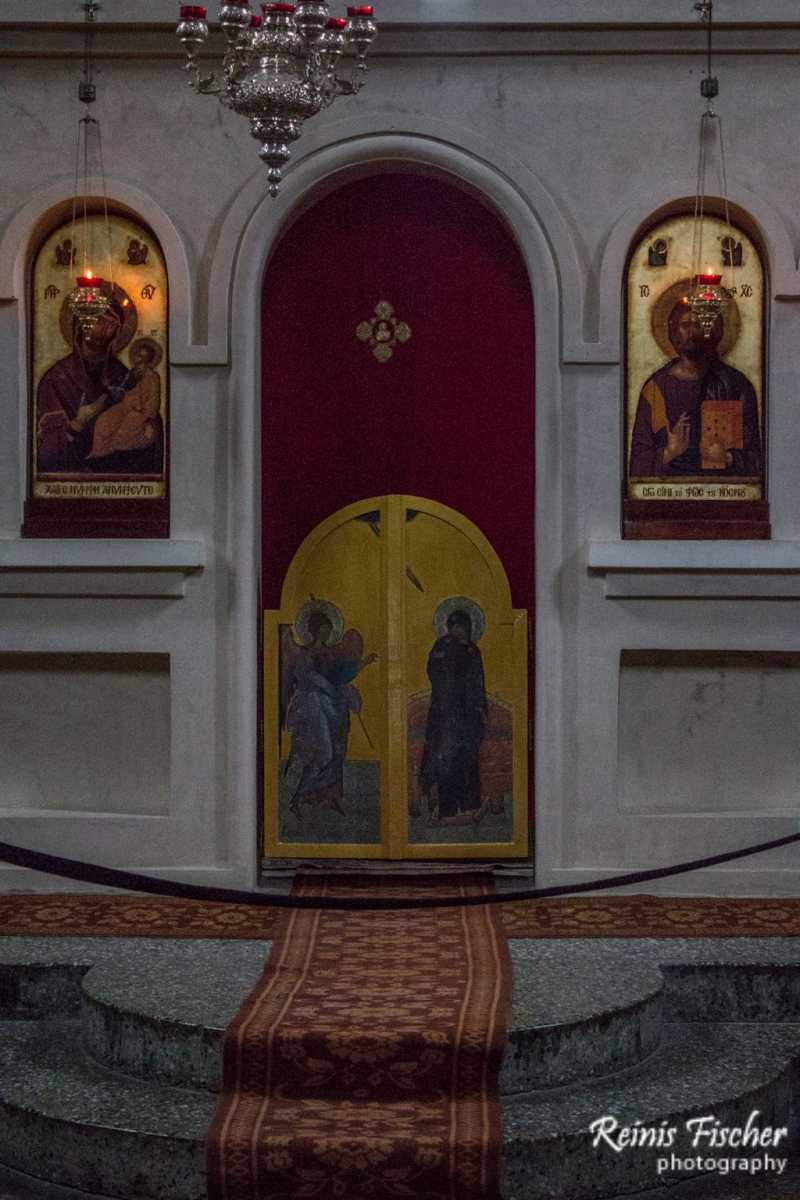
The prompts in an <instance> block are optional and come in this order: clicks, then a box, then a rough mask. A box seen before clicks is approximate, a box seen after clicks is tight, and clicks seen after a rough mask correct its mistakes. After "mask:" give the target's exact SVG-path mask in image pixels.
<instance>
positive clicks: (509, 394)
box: [262, 173, 534, 611]
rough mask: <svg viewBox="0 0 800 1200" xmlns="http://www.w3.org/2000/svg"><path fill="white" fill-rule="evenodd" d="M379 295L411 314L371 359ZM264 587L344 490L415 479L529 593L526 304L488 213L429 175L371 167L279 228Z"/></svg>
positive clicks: (530, 370) (269, 277) (402, 488)
mask: <svg viewBox="0 0 800 1200" xmlns="http://www.w3.org/2000/svg"><path fill="white" fill-rule="evenodd" d="M380 301H386V302H388V303H389V304H391V305H392V306H393V308H394V310H395V315H396V318H397V319H398V320H400V321H404V322H406V323H407V324H408V325H409V326H410V328H411V337H410V339H409V340H408V341H406V342H405V343H403V344H397V345H396V346H395V347H394V352H393V355H392V357H391V359H389V361H387V362H379V361H377V359H376V358H375V357H374V355H373V354H372V352H371V349H370V347H369V345H367V344H365V343H364V342H362V341H360V340H359V339H358V338H357V336H356V327H357V326H358V325H359V324H360V322H362V321H369V320H370V319H371V318H372V317H374V311H375V306H376V304H378V303H379V302H380ZM262 313H263V435H262V437H263V445H262V452H263V468H262V470H263V559H262V562H263V602H264V607H266V608H277V607H278V606H279V602H280V590H281V584H282V582H283V577H284V574H285V572H286V569H287V567H288V566H289V563H290V561H291V559H292V556H293V554H294V553H295V551H296V550H297V548H298V546H299V545H300V543H301V542H302V540H303V538H304V537H305V536H306V534H308V533H309V532H310V531H311V530H312V529H313V528H314V527H315V526H316V525H317V524H318V523H319V522H320V521H322V520H323V519H324V518H325V517H327V516H329V515H330V514H331V513H333V512H335V511H336V510H337V509H339V508H341V507H342V506H344V505H345V504H349V503H351V502H353V501H355V500H360V499H362V498H365V497H368V496H373V495H383V494H386V493H393V492H394V493H409V494H413V495H419V496H426V497H428V498H430V499H432V500H438V501H439V502H441V503H443V504H447V505H450V506H451V507H452V508H455V509H457V510H458V511H459V512H461V513H463V514H464V515H465V516H466V517H468V518H469V519H470V520H471V521H474V522H475V524H476V525H477V526H478V527H479V528H480V529H481V530H482V531H483V532H484V534H485V535H486V536H487V537H488V539H489V540H490V542H491V543H492V545H493V546H494V547H495V549H496V551H497V553H498V554H499V556H500V558H501V560H502V562H503V564H504V566H505V568H506V571H507V572H508V576H509V579H510V582H511V589H512V596H513V602H514V604H515V605H517V606H519V607H524V608H527V609H529V610H530V611H532V609H533V552H534V522H533V504H534V481H533V462H534V458H533V432H534V391H533V380H534V357H533V354H534V350H533V306H532V300H531V292H530V285H529V282H528V277H527V272H526V269H525V265H524V263H523V261H522V258H521V256H520V253H519V251H518V250H517V248H516V246H515V244H514V242H513V240H512V238H511V236H510V234H509V233H508V231H507V230H506V228H505V227H504V226H503V224H502V223H501V221H500V220H499V219H498V217H497V216H496V215H495V214H494V213H493V212H491V211H490V210H489V209H488V208H486V207H484V205H483V204H481V203H480V202H479V201H478V200H477V199H475V198H474V197H473V196H471V195H469V194H467V193H466V192H464V191H462V190H461V189H460V188H458V187H455V186H453V185H450V184H447V183H444V182H441V181H440V180H438V179H433V178H428V177H423V176H418V175H413V174H403V173H393V174H381V175H372V176H369V177H367V178H364V179H360V180H358V181H357V182H354V183H349V184H347V185H345V186H343V187H341V188H340V189H338V190H337V191H335V192H332V193H331V194H329V195H328V196H326V197H325V198H324V199H322V200H320V201H319V202H318V203H316V204H315V205H314V206H313V207H312V208H310V209H309V210H308V211H307V212H305V213H303V214H302V215H301V216H300V217H299V219H298V220H297V221H296V222H295V223H294V224H293V225H292V226H291V227H290V228H289V229H288V231H287V232H286V234H285V235H284V237H283V238H282V239H281V240H280V242H279V244H278V246H277V248H276V250H275V252H274V255H273V257H272V260H271V262H270V264H269V267H268V270H267V273H266V278H265V284H264V294H263V309H262Z"/></svg>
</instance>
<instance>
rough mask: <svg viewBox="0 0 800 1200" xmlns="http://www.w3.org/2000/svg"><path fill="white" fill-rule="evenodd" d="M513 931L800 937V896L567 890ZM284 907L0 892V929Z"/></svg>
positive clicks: (201, 926) (197, 928) (177, 929)
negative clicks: (568, 893) (569, 893)
mask: <svg viewBox="0 0 800 1200" xmlns="http://www.w3.org/2000/svg"><path fill="white" fill-rule="evenodd" d="M497 909H498V912H499V913H500V917H501V921H502V924H503V928H504V930H505V933H506V936H507V937H510V938H511V937H513V938H603V937H613V938H642V937H650V938H653V937H657V938H662V937H667V938H669V937H681V938H697V937H798V936H800V900H793V899H785V900H777V899H774V898H772V897H771V898H769V899H757V898H738V897H737V898H733V897H730V896H728V897H717V896H699V897H698V896H695V897H680V896H648V895H638V896H631V895H626V896H611V895H606V896H574V897H573V896H566V897H559V898H557V899H550V900H526V901H524V902H517V903H514V904H501V905H498V906H497ZM280 919H281V910H280V909H277V908H269V907H263V908H262V907H254V906H251V905H246V904H217V903H209V902H207V901H204V900H176V899H174V898H173V897H158V896H117V895H108V894H104V893H96V892H92V893H82V894H72V893H62V892H55V893H45V894H38V895H34V894H32V893H24V892H14V893H12V894H3V895H0V936H4V937H7V936H9V935H14V936H19V937H152V938H157V937H165V938H272V937H273V936H274V935H275V931H276V930H277V928H278V924H279V921H280Z"/></svg>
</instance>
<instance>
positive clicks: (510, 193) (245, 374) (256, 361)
mask: <svg viewBox="0 0 800 1200" xmlns="http://www.w3.org/2000/svg"><path fill="white" fill-rule="evenodd" d="M362 126H363V122H362ZM351 127H352V137H349V138H343V140H341V141H340V142H338V143H336V144H334V145H332V146H331V145H323V144H322V142H323V141H324V140H325V139H318V141H319V142H320V144H319V145H318V146H317V145H314V146H312V141H313V138H312V132H313V131H309V138H310V139H311V140H310V141H309V142H307V143H306V147H307V149H308V150H309V151H310V153H308V154H307V155H306V156H305V157H302V158H298V160H297V163H296V165H295V167H294V168H293V170H292V171H291V172H290V173H289V174H288V175H287V178H286V180H285V182H284V184H283V185H282V189H281V195H280V197H279V198H278V200H277V202H273V201H272V200H270V198H269V197H267V196H266V195H265V188H264V184H263V172H262V173H261V174H258V173H255V174H254V175H253V177H252V178H251V180H250V181H249V183H248V184H247V185H246V187H245V188H243V189H242V190H241V192H240V194H239V195H238V196H237V197H236V199H235V201H234V202H233V204H232V206H231V210H230V211H229V213H228V216H227V217H226V221H225V224H224V226H223V229H222V233H221V235H220V240H219V242H218V244H217V248H216V250H215V253H214V260H213V266H212V272H211V286H212V290H214V291H215V292H218V293H219V294H220V295H222V294H224V293H225V286H224V285H225V284H226V281H227V278H228V277H229V276H228V273H229V271H230V262H231V259H232V258H233V259H234V261H235V269H234V273H233V285H232V288H231V305H232V308H231V326H230V327H231V331H232V334H231V336H232V365H231V381H230V393H231V396H232V397H235V403H234V404H231V405H230V407H229V409H228V420H229V423H230V432H229V437H230V459H229V461H230V464H231V468H230V469H231V472H232V474H231V478H232V489H233V490H232V506H233V513H234V519H233V520H232V523H231V535H230V542H229V551H228V553H229V557H230V559H231V560H232V561H235V562H236V564H237V572H236V586H235V589H234V592H233V605H232V609H231V615H232V630H231V640H230V641H229V643H228V645H227V649H226V662H227V664H228V672H227V674H228V678H229V680H230V689H229V701H230V707H229V728H230V730H231V738H230V744H229V749H230V754H231V772H230V775H229V780H230V786H231V788H232V789H233V790H234V791H239V792H241V793H242V794H241V796H240V803H241V811H246V810H247V806H248V804H249V792H247V789H246V787H245V786H244V785H242V784H241V783H240V781H241V780H243V779H244V780H246V779H248V778H250V777H252V774H253V771H254V769H255V766H256V759H255V752H254V747H255V746H256V744H257V742H258V736H259V735H258V725H257V711H258V710H257V707H256V705H255V697H256V694H257V691H258V683H257V670H256V667H257V663H256V659H255V658H254V655H253V630H254V629H255V628H256V626H257V623H258V620H259V608H258V602H257V599H256V597H257V594H258V588H259V583H258V562H259V552H258V546H259V543H260V519H259V509H260V505H259V493H260V483H259V470H258V467H259V454H258V447H259V444H260V414H259V411H258V408H259V406H258V380H259V379H260V373H261V355H260V322H259V297H260V294H261V288H262V281H263V277H264V272H265V270H266V267H267V262H268V260H269V257H270V254H271V252H272V248H273V247H274V246H275V244H276V242H277V240H278V239H279V237H280V235H281V232H282V229H283V226H284V223H285V221H286V219H287V214H288V212H289V211H290V210H291V209H292V208H293V207H294V206H295V205H297V204H300V203H304V200H305V198H306V197H307V196H311V195H312V194H313V193H314V191H315V189H316V187H317V186H318V185H319V184H320V183H321V182H322V181H324V180H327V179H328V177H330V176H331V175H338V172H339V171H340V170H342V169H344V168H346V167H350V166H352V165H353V164H362V163H371V164H375V167H376V168H377V169H379V170H380V169H383V170H391V169H392V167H393V165H394V164H395V163H396V162H397V161H399V160H407V161H410V162H412V163H414V164H416V165H417V169H421V170H425V169H426V168H431V167H432V168H437V167H438V168H439V169H440V170H442V171H445V172H449V173H452V174H455V175H457V176H458V177H459V178H460V179H461V180H462V181H465V182H466V183H467V184H468V185H470V186H471V187H472V188H473V189H474V191H475V192H476V193H479V194H481V195H483V196H484V197H485V200H486V201H487V202H488V204H489V205H490V206H493V207H494V208H495V209H496V211H498V212H499V213H500V214H501V215H502V218H503V219H504V221H505V222H506V223H507V225H508V226H509V227H510V228H511V230H512V233H513V237H514V240H515V241H516V242H517V244H518V245H519V247H520V250H521V253H522V254H523V257H524V260H525V262H526V264H527V266H528V270H529V274H530V278H531V286H532V289H533V293H534V306H535V308H536V311H537V313H538V314H539V315H538V316H537V346H536V379H537V394H538V396H539V398H540V403H539V404H537V410H536V427H537V437H536V506H535V541H536V553H537V572H536V625H535V631H534V632H535V641H536V652H535V660H536V663H537V670H539V671H540V672H544V673H545V676H546V678H547V679H548V687H547V689H546V692H545V690H544V689H539V690H538V691H537V693H536V705H537V708H536V717H535V742H536V779H537V792H538V794H539V795H540V796H541V797H542V801H541V806H540V808H539V809H538V810H537V825H538V826H539V829H538V830H537V839H536V843H535V844H536V847H537V856H540V860H541V865H542V867H543V868H546V866H547V863H548V862H549V861H551V860H552V859H553V857H554V856H556V857H557V854H558V850H557V842H558V833H557V828H558V821H559V819H560V817H559V813H558V806H557V804H555V801H553V802H552V803H551V800H550V798H551V797H556V796H559V795H560V794H561V777H562V771H563V763H562V760H561V757H560V753H559V750H558V745H559V740H558V739H559V728H560V722H561V704H562V699H561V697H562V668H561V663H562V654H563V650H562V630H561V617H560V612H559V603H558V584H557V579H558V573H559V571H560V569H561V566H562V562H561V541H560V539H561V521H562V508H561V487H562V475H561V471H562V466H561V453H562V451H561V442H560V437H561V433H560V430H561V423H562V415H561V372H560V363H561V359H562V342H561V314H560V306H559V304H554V303H553V297H554V296H558V295H560V290H561V287H562V286H564V287H567V286H568V283H569V280H573V282H575V283H579V281H580V278H581V271H580V267H579V265H578V263H577V260H576V258H575V252H574V247H573V248H572V249H570V248H569V246H570V244H571V239H570V236H569V233H568V231H567V230H566V227H564V222H563V218H562V217H561V216H560V215H559V214H558V211H557V206H556V205H555V203H554V202H553V201H552V199H548V198H547V196H546V194H545V193H544V192H543V189H542V188H541V186H540V185H539V184H538V183H537V181H536V180H535V178H534V177H533V176H532V175H531V173H530V172H529V171H528V170H527V168H525V167H524V166H522V165H521V164H519V163H517V162H515V161H513V160H509V161H508V162H507V161H506V160H505V158H503V157H502V155H501V156H500V158H498V153H497V150H496V147H494V148H492V147H489V146H486V145H484V144H483V143H481V145H479V146H478V145H474V146H473V144H472V140H471V135H470V134H469V131H466V133H465V131H463V130H460V129H457V128H455V127H452V126H450V127H447V129H444V128H443V129H442V130H441V131H440V132H441V137H435V136H431V135H430V132H427V133H424V132H422V131H420V132H419V133H417V132H415V131H414V130H413V129H404V130H403V131H391V132H387V133H385V134H377V135H375V136H369V135H367V134H366V132H365V127H359V126H358V122H344V123H340V124H337V126H336V133H337V135H338V134H344V133H346V132H347V131H349V130H350V129H351ZM437 132H439V127H438V125H437V126H436V129H434V133H437ZM462 134H464V138H462V136H461V135H462ZM314 136H316V135H314ZM462 143H463V144H462ZM551 217H552V220H551ZM242 230H243V232H242ZM559 230H560V231H561V232H560V233H559V232H558V231H559ZM554 231H555V232H554ZM560 247H566V248H565V249H564V252H563V254H562V253H561V251H560V249H559V248H560ZM568 290H569V288H568ZM579 290H580V289H578V291H579ZM570 295H572V296H573V300H574V299H575V295H577V293H576V292H575V291H574V289H572V290H570ZM566 325H567V326H568V329H567V336H568V339H569V344H570V345H572V344H573V343H574V341H575V336H576V331H580V329H581V328H582V321H581V319H580V318H579V317H578V318H577V320H570V321H568V322H566ZM594 352H595V351H594V348H591V354H590V358H591V357H592V355H593V354H594ZM565 357H569V358H570V360H571V361H582V360H584V358H585V357H586V355H585V352H584V351H583V350H581V349H580V348H575V349H574V351H573V350H570V351H569V354H566V353H565ZM243 788H244V790H242V789H243ZM246 792H247V794H245V793H246ZM241 834H242V837H243V838H244V839H245V842H246V839H247V830H246V829H245V828H244V827H243V828H242V830H241ZM244 845H245V843H243V848H244Z"/></svg>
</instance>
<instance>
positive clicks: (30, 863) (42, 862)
mask: <svg viewBox="0 0 800 1200" xmlns="http://www.w3.org/2000/svg"><path fill="white" fill-rule="evenodd" d="M797 841H800V833H790V834H787V835H786V836H785V837H781V838H774V839H773V840H772V841H770V842H759V843H758V845H755V846H745V847H744V849H742V850H728V851H727V852H726V853H724V854H712V855H710V856H708V857H707V858H694V859H691V860H689V861H688V862H682V863H675V864H674V865H673V866H671V867H653V868H651V869H650V870H649V871H631V872H629V873H628V874H626V875H610V876H607V877H606V878H605V879H587V880H586V881H585V882H583V883H566V884H558V885H555V886H553V887H543V888H527V889H525V890H523V891H516V892H494V893H492V894H491V895H488V896H432V897H430V898H425V897H422V896H414V897H411V896H408V897H405V898H403V897H388V896H383V897H373V898H372V899H361V898H360V897H357V896H275V895H269V894H267V893H264V892H252V891H238V890H236V889H235V888H218V887H206V886H204V885H202V884H196V883H178V882H176V881H174V880H169V879H154V878H153V877H152V876H151V875H138V874H136V872H134V871H119V870H117V869H116V868H115V867H98V866H97V865H96V864H94V863H86V862H80V861H78V860H77V859H74V858H61V857H59V856H58V855H56V854H42V853H41V852H40V851H39V850H26V849H25V848H24V847H22V846H12V845H11V843H10V842H0V862H5V863H10V864H11V865H12V866H16V867H28V868H29V869H30V870H32V871H44V872H46V873H47V874H48V875H59V876H61V877H62V878H63V879H76V880H79V881H80V882H81V883H95V884H99V885H100V886H101V887H112V888H120V889H122V890H123V891H131V892H145V893H148V894H150V895H154V896H173V897H178V898H180V899H183V900H205V901H210V902H212V903H222V904H250V905H255V906H257V907H262V908H324V909H334V910H337V911H341V912H346V911H350V910H353V909H362V910H364V909H365V910H367V911H369V910H375V911H380V910H385V909H414V908H452V907H455V906H458V907H461V906H462V905H469V906H472V905H474V904H511V903H514V902H517V901H520V900H543V899H547V898H548V897H552V896H575V895H578V894H579V893H581V892H598V891H608V890H609V889H610V888H617V887H625V886H628V885H630V884H633V883H648V882H650V881H651V880H654V879H667V878H668V877H669V876H671V875H685V874H686V873H687V872H689V871H700V870H702V869H703V868H704V867H716V866H719V865H720V864H721V863H726V862H733V861H734V860H735V859H738V858H749V857H750V855H752V854H763V853H764V852H765V851H767V850H777V849H778V847H779V846H790V845H791V844H792V843H793V842H797ZM346 879H347V876H342V881H343V882H345V881H346ZM0 932H2V930H0Z"/></svg>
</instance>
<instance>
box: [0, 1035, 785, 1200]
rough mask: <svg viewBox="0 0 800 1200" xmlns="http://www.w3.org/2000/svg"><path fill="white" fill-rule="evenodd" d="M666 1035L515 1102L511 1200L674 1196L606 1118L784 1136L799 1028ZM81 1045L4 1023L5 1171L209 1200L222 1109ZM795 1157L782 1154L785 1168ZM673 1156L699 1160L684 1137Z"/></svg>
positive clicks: (110, 1189)
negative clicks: (599, 1072) (650, 1052)
mask: <svg viewBox="0 0 800 1200" xmlns="http://www.w3.org/2000/svg"><path fill="white" fill-rule="evenodd" d="M667 1033H668V1035H669V1036H668V1037H667V1038H665V1040H664V1043H663V1045H662V1048H661V1049H660V1050H659V1051H658V1053H657V1054H656V1055H655V1056H653V1057H652V1058H651V1059H650V1060H648V1061H647V1062H645V1063H642V1064H640V1065H639V1066H637V1067H635V1068H632V1069H629V1070H627V1071H625V1072H621V1073H620V1074H618V1075H616V1076H614V1077H607V1078H604V1079H599V1080H594V1081H592V1082H590V1083H588V1084H571V1085H568V1086H566V1087H564V1088H557V1089H548V1090H546V1091H542V1092H538V1093H535V1094H528V1095H524V1096H515V1097H506V1099H505V1101H504V1106H503V1107H504V1187H503V1196H504V1200H609V1198H611V1197H618V1196H621V1195H624V1194H626V1193H631V1192H636V1191H642V1190H646V1189H648V1188H650V1187H656V1186H659V1185H660V1186H659V1194H662V1195H663V1194H664V1192H663V1185H664V1184H665V1182H666V1178H665V1177H664V1176H662V1177H660V1176H659V1174H658V1172H657V1169H656V1167H657V1159H658V1157H659V1156H660V1155H662V1154H668V1153H669V1151H668V1150H661V1151H660V1150H658V1149H639V1150H633V1149H628V1150H625V1151H623V1152H621V1153H619V1154H617V1153H615V1152H614V1150H613V1149H611V1148H609V1147H608V1146H607V1145H606V1144H605V1143H601V1144H600V1145H599V1146H598V1147H594V1146H593V1145H592V1140H593V1134H592V1132H591V1129H590V1125H591V1123H592V1122H593V1121H595V1120H597V1119H598V1118H599V1117H603V1116H613V1117H614V1118H615V1119H616V1120H617V1121H618V1122H619V1123H620V1124H621V1125H626V1124H632V1123H633V1122H634V1121H637V1120H638V1121H640V1122H642V1123H643V1124H644V1125H653V1126H655V1127H660V1125H661V1123H662V1122H666V1123H667V1125H675V1126H676V1127H678V1128H679V1129H680V1130H681V1131H683V1128H684V1122H685V1120H686V1118H687V1117H689V1116H691V1115H702V1116H706V1115H709V1114H714V1115H715V1116H716V1117H717V1118H718V1119H720V1120H721V1121H722V1122H723V1123H724V1124H740V1125H744V1124H745V1123H746V1121H747V1119H748V1117H749V1116H750V1114H751V1113H752V1112H753V1111H754V1110H756V1109H757V1110H760V1113H761V1117H760V1118H759V1124H761V1125H767V1124H771V1125H774V1126H782V1125H785V1124H786V1123H787V1114H788V1113H789V1112H790V1111H791V1107H792V1096H793V1087H794V1084H793V1078H792V1075H793V1070H794V1067H795V1064H796V1063H797V1062H798V1061H800V1027H795V1026H791V1025H759V1024H739V1023H730V1024H726V1025H718V1024H717V1025H713V1024H709V1025H703V1024H693V1025H686V1026H674V1027H671V1028H669V1029H668V1030H667ZM77 1034H78V1021H77V1020H76V1019H75V1018H71V1019H68V1020H33V1021H26V1020H16V1021H5V1022H2V1023H0V1163H3V1164H4V1165H5V1166H6V1167H10V1168H12V1169H13V1170H15V1171H17V1172H22V1173H23V1175H27V1176H32V1177H34V1178H39V1179H44V1180H50V1181H53V1183H57V1184H59V1185H61V1186H64V1185H66V1186H68V1187H71V1188H74V1189H76V1191H77V1192H78V1193H79V1196H82V1195H83V1194H88V1195H90V1196H99V1197H110V1198H114V1200H118V1198H119V1200H133V1198H135V1200H204V1197H205V1168H204V1138H205V1133H206V1130H207V1128H208V1125H209V1123H210V1120H211V1117H212V1114H213V1110H214V1104H215V1099H214V1096H213V1095H212V1094H211V1093H210V1092H209V1091H195V1092H191V1091H188V1090H179V1089H176V1088H168V1087H163V1086H156V1085H153V1084H148V1083H145V1082H143V1081H141V1080H138V1079H133V1078H129V1077H124V1076H120V1075H113V1074H111V1073H110V1072H108V1071H106V1070H104V1069H103V1068H101V1067H99V1066H98V1065H97V1064H96V1063H95V1062H94V1061H93V1060H91V1059H90V1058H88V1057H86V1056H82V1055H81V1053H80V1051H79V1049H78V1048H77V1047H78V1037H77ZM785 1145H786V1143H785V1142H784V1144H783V1146H778V1147H777V1148H776V1149H774V1150H772V1151H771V1153H772V1154H773V1155H776V1156H779V1157H780V1156H783V1154H785V1152H786V1151H785ZM673 1149H674V1152H675V1153H676V1154H679V1155H681V1156H682V1157H687V1156H688V1155H689V1154H690V1153H691V1151H690V1149H689V1148H688V1146H687V1145H686V1138H685V1137H683V1138H678V1140H677V1142H676V1146H675V1147H674V1148H673ZM696 1153H698V1152H697V1151H695V1154H696ZM726 1153H728V1154H730V1153H731V1152H730V1151H728V1152H726ZM789 1153H790V1154H791V1153H792V1151H791V1150H790V1151H789ZM737 1157H738V1155H737ZM685 1174H687V1173H682V1172H677V1173H673V1175H672V1177H671V1179H670V1182H678V1183H681V1182H682V1180H683V1178H684V1175H685ZM688 1174H691V1172H688ZM1 1194H2V1193H0V1195H1ZM763 1194H770V1195H771V1193H763ZM12 1195H13V1193H12ZM76 1200H79V1197H76Z"/></svg>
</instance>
